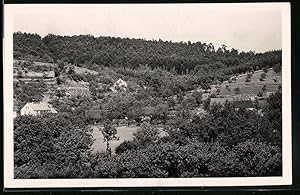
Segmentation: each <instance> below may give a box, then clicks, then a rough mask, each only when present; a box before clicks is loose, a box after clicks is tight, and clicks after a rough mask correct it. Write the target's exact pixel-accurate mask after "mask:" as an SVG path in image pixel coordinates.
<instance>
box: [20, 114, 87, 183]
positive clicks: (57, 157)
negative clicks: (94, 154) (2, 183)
mask: <svg viewBox="0 0 300 195" xmlns="http://www.w3.org/2000/svg"><path fill="white" fill-rule="evenodd" d="M92 143H93V139H92V136H91V133H90V129H89V128H87V127H85V125H84V123H82V121H81V120H80V118H77V116H76V115H69V114H68V115H67V114H55V115H52V114H48V115H43V116H18V117H17V118H15V119H14V175H15V177H16V178H23V179H25V178H74V177H88V175H89V172H90V169H91V167H90V164H89V155H90V152H91V146H92Z"/></svg>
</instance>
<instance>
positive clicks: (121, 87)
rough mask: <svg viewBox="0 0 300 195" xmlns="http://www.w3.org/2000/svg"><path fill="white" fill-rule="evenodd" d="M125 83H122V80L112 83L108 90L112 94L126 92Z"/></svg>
mask: <svg viewBox="0 0 300 195" xmlns="http://www.w3.org/2000/svg"><path fill="white" fill-rule="evenodd" d="M127 85H128V84H127V83H126V82H125V81H123V80H122V79H119V80H117V82H115V83H114V86H113V87H110V90H112V91H113V92H116V91H120V90H121V91H126V90H127Z"/></svg>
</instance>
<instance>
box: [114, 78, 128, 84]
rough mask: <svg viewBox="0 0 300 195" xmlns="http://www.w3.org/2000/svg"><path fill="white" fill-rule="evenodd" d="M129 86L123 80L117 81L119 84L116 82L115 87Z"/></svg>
mask: <svg viewBox="0 0 300 195" xmlns="http://www.w3.org/2000/svg"><path fill="white" fill-rule="evenodd" d="M116 84H117V85H122V84H123V85H127V83H126V82H125V81H123V80H122V79H119V80H117V82H115V85H116Z"/></svg>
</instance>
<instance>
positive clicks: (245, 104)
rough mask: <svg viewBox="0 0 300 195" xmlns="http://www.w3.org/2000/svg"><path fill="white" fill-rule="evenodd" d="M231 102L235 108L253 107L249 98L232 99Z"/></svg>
mask: <svg viewBox="0 0 300 195" xmlns="http://www.w3.org/2000/svg"><path fill="white" fill-rule="evenodd" d="M232 103H233V105H234V107H236V108H254V105H253V103H252V101H250V100H240V101H233V102H232Z"/></svg>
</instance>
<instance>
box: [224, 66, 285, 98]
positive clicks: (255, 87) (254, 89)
mask: <svg viewBox="0 0 300 195" xmlns="http://www.w3.org/2000/svg"><path fill="white" fill-rule="evenodd" d="M262 73H263V72H262V71H257V72H255V73H254V74H253V76H252V78H251V79H250V82H246V81H245V80H246V75H242V76H238V77H237V78H236V81H235V82H232V83H229V82H228V81H224V82H223V83H222V84H221V89H220V95H219V96H224V97H225V96H234V95H236V93H235V90H234V89H235V88H237V87H239V88H240V94H244V95H254V96H255V95H257V93H258V92H259V91H262V87H263V86H264V85H266V92H274V91H277V89H278V86H279V85H281V84H282V77H281V74H280V73H279V74H276V73H275V72H274V71H273V70H271V69H269V71H268V72H267V73H266V75H267V76H266V79H265V80H264V81H260V80H259V79H260V75H261V74H262ZM274 79H276V80H277V82H274Z"/></svg>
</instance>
